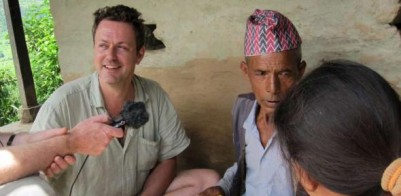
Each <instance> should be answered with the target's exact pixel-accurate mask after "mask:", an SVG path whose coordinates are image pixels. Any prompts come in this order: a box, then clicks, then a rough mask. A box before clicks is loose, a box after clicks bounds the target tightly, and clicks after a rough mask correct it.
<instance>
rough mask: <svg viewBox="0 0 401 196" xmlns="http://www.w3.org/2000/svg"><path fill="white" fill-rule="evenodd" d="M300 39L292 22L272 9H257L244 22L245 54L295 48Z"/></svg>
mask: <svg viewBox="0 0 401 196" xmlns="http://www.w3.org/2000/svg"><path fill="white" fill-rule="evenodd" d="M301 43H302V40H301V37H300V36H299V34H298V32H297V29H296V28H295V26H294V25H293V24H292V22H291V21H290V20H289V19H288V18H287V17H285V16H284V15H282V14H281V13H279V12H277V11H273V10H259V9H256V10H255V12H254V13H253V14H252V15H251V16H249V18H248V20H247V22H246V32H245V43H244V47H245V48H244V53H245V56H258V55H263V54H267V53H273V52H281V51H285V50H291V49H296V48H298V47H300V46H301Z"/></svg>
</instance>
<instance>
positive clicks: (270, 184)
mask: <svg viewBox="0 0 401 196" xmlns="http://www.w3.org/2000/svg"><path fill="white" fill-rule="evenodd" d="M256 107H257V103H256V101H255V103H254V105H253V108H252V110H251V112H250V114H249V116H248V118H247V119H246V120H245V122H244V125H243V127H244V129H245V143H246V147H245V159H246V172H247V173H246V181H245V188H246V192H245V194H244V195H251V196H253V195H272V196H275V195H279V196H287V195H288V196H292V195H295V193H294V186H293V181H292V177H291V170H290V169H289V167H288V163H287V162H286V161H285V160H284V158H283V156H282V154H281V149H280V144H279V141H278V138H277V137H276V132H274V133H273V135H272V137H271V138H270V139H269V141H268V142H267V145H266V147H263V146H262V144H261V142H260V137H259V131H258V128H257V126H256V123H255V122H256V121H255V114H256ZM236 171H237V163H235V164H234V165H233V166H232V167H230V168H229V169H227V171H226V173H225V174H224V177H223V179H221V180H220V182H219V186H221V187H222V188H223V190H224V191H225V192H226V194H227V193H228V190H229V188H230V186H231V183H232V179H233V177H234V175H235V172H236Z"/></svg>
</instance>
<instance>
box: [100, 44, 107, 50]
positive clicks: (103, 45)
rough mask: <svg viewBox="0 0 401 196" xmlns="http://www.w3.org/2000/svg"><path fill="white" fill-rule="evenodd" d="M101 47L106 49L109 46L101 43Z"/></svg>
mask: <svg viewBox="0 0 401 196" xmlns="http://www.w3.org/2000/svg"><path fill="white" fill-rule="evenodd" d="M99 48H102V49H105V48H107V45H106V44H99Z"/></svg>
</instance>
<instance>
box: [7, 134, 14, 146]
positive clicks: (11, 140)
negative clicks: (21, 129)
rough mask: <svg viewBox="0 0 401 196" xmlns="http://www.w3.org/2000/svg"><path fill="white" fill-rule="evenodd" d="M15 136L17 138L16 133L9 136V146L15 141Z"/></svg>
mask: <svg viewBox="0 0 401 196" xmlns="http://www.w3.org/2000/svg"><path fill="white" fill-rule="evenodd" d="M14 138H15V134H12V135H11V136H10V138H8V141H7V146H11V144H12V143H13V141H14Z"/></svg>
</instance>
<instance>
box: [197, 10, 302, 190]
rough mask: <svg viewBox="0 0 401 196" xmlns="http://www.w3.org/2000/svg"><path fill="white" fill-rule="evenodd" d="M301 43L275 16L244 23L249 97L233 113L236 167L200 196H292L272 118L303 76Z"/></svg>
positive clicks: (258, 14)
mask: <svg viewBox="0 0 401 196" xmlns="http://www.w3.org/2000/svg"><path fill="white" fill-rule="evenodd" d="M301 43H302V41H301V38H300V37H299V34H298V32H297V30H296V28H295V27H294V25H293V24H292V23H291V21H290V20H289V19H288V18H287V17H285V16H284V15H282V14H281V13H279V12H277V11H272V10H255V12H254V13H253V14H252V15H251V16H250V17H249V18H248V20H247V24H246V34H245V44H244V46H245V51H244V52H245V61H243V62H242V63H241V70H242V72H243V74H244V75H245V76H246V77H247V78H248V79H249V81H250V83H251V86H252V91H253V92H252V93H248V94H241V95H239V96H238V98H237V100H236V102H235V104H234V108H233V132H234V144H235V148H236V155H237V162H236V163H234V165H233V166H232V167H230V168H229V169H227V171H226V173H225V174H224V177H223V178H222V179H221V180H220V181H219V183H218V186H214V187H210V188H208V189H206V190H205V191H204V192H202V194H201V195H280V196H285V195H294V185H293V182H292V177H291V170H290V168H289V166H288V164H287V163H286V161H285V160H283V159H284V158H283V156H282V154H281V151H280V144H279V141H278V139H277V138H276V131H275V127H274V124H273V120H272V118H273V117H272V115H273V113H274V110H275V108H276V106H277V105H278V104H279V103H280V101H281V100H282V99H283V97H284V96H285V95H286V94H287V92H288V91H289V89H290V88H291V87H292V86H294V85H295V84H296V83H297V81H298V80H299V79H300V78H301V77H302V75H303V73H304V71H305V67H306V63H305V61H303V60H302V52H301Z"/></svg>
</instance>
